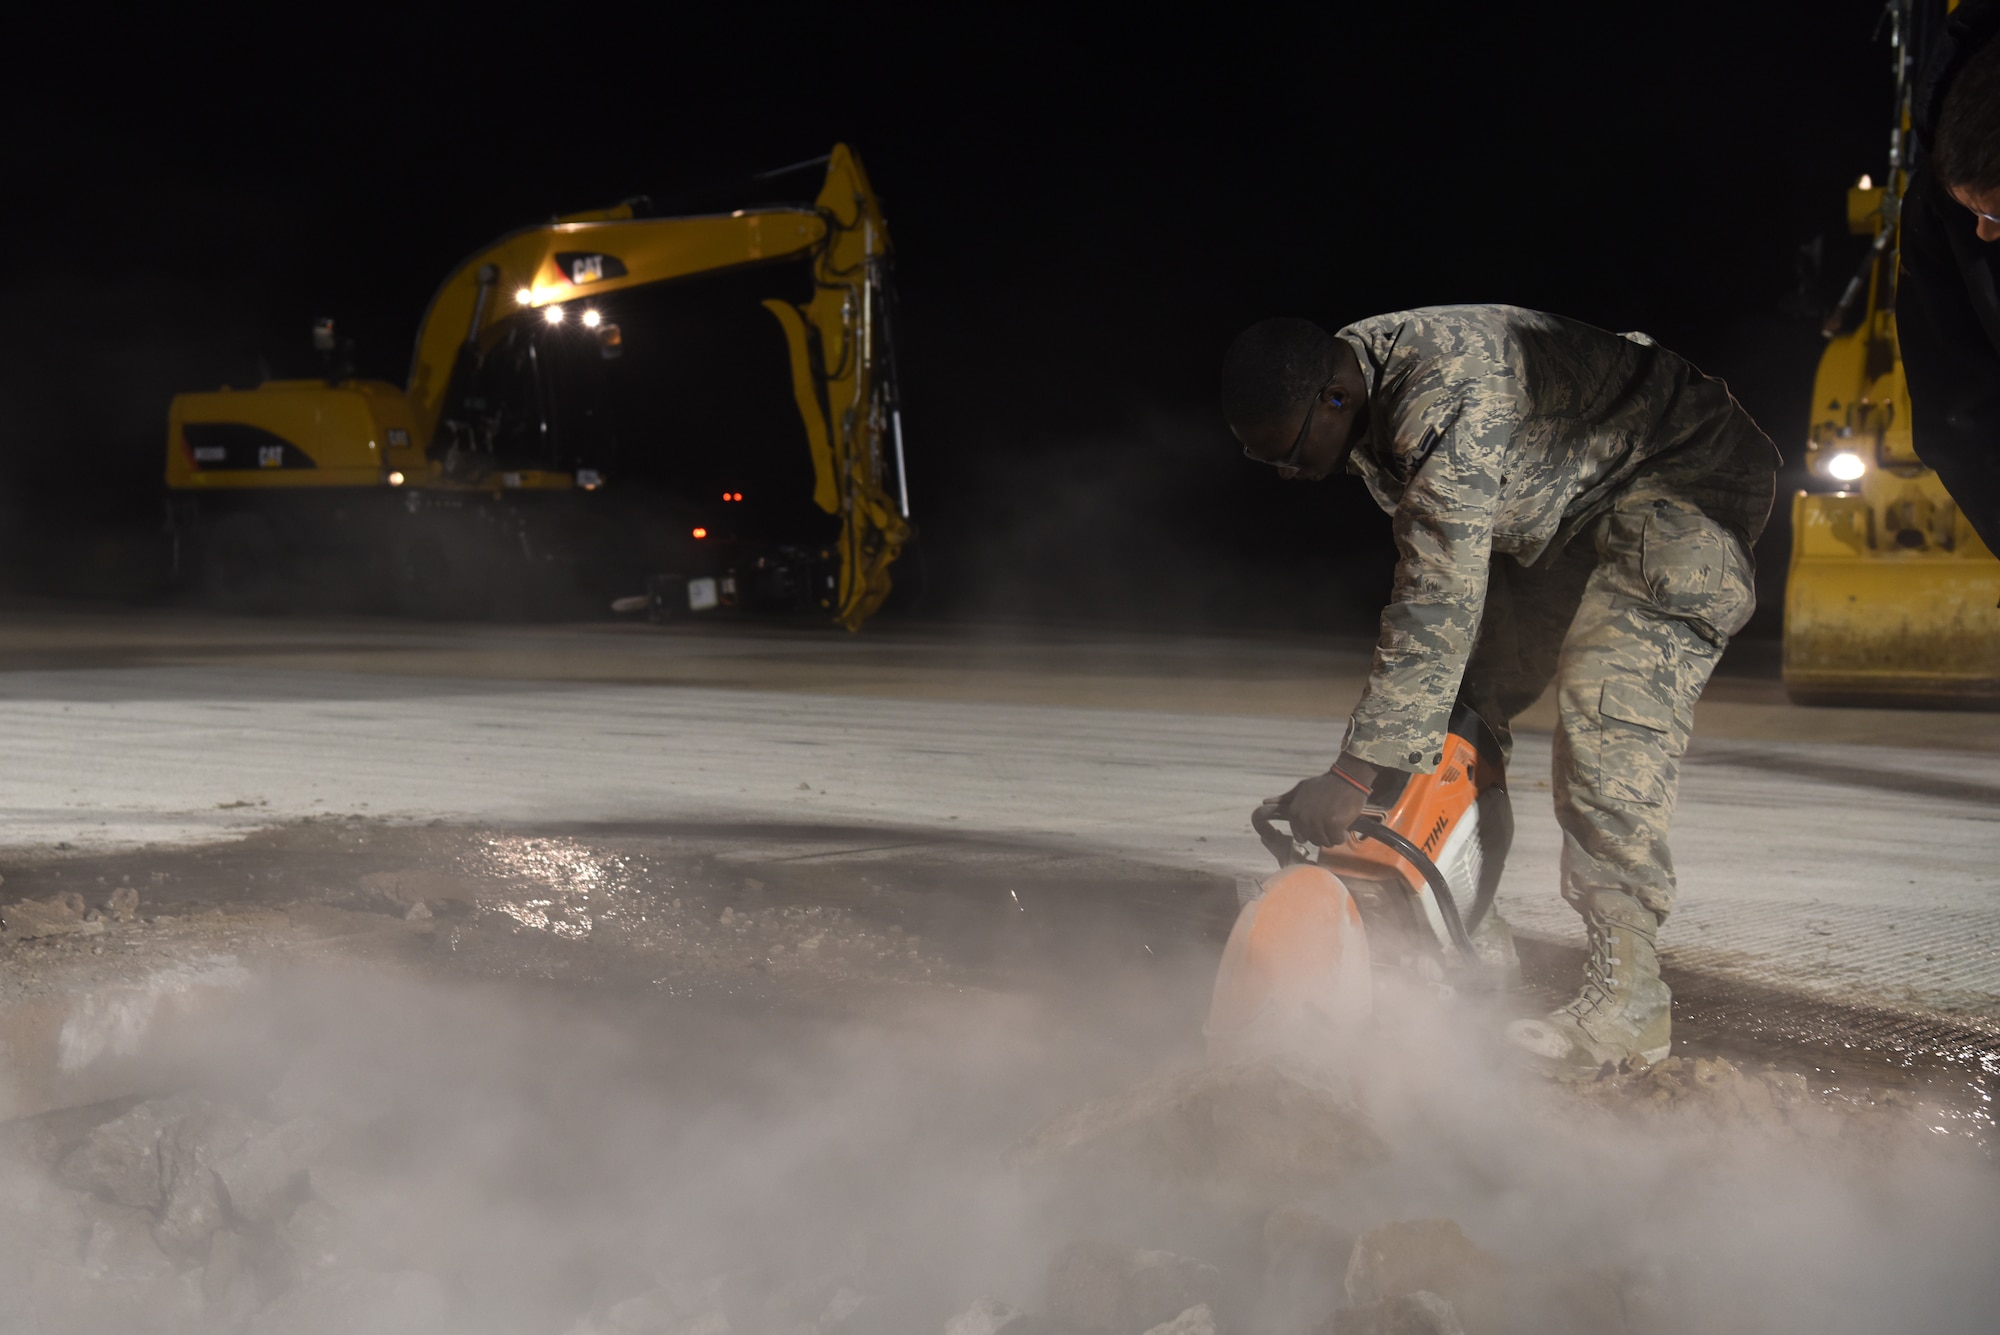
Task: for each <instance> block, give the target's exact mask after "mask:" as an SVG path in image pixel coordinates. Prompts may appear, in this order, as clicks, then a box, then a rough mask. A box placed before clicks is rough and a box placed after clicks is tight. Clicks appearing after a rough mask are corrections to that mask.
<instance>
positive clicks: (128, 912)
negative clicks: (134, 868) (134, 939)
mask: <svg viewBox="0 0 2000 1335" xmlns="http://www.w3.org/2000/svg"><path fill="white" fill-rule="evenodd" d="M109 907H110V910H111V917H112V919H113V920H114V921H117V922H122V923H133V922H137V921H139V892H138V890H137V889H135V888H134V887H132V886H129V885H121V886H119V887H118V888H117V889H116V890H113V891H112V892H111V903H110V905H109Z"/></svg>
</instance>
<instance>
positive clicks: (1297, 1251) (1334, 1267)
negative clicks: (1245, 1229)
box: [1260, 1204, 1354, 1330]
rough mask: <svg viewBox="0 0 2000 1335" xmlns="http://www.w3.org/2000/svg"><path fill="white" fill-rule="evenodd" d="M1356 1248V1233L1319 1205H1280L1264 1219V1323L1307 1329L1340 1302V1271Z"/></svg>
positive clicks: (1341, 1298)
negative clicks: (1316, 1206)
mask: <svg viewBox="0 0 2000 1335" xmlns="http://www.w3.org/2000/svg"><path fill="white" fill-rule="evenodd" d="M1353 1252H1354V1234H1353V1233H1352V1232H1350V1231H1349V1230H1347V1229H1345V1228H1342V1227H1340V1226H1339V1225H1338V1224H1335V1223H1334V1222H1333V1221H1332V1220H1331V1219H1328V1218H1327V1217H1326V1216H1325V1215H1323V1214H1320V1213H1319V1212H1318V1211H1317V1210H1313V1209H1310V1208H1309V1207H1307V1206H1304V1205H1299V1204H1290V1205H1281V1206H1279V1207H1278V1208H1277V1209H1275V1210H1273V1211H1271V1213H1270V1214H1269V1215H1267V1216H1265V1219H1264V1291H1263V1298H1262V1302H1261V1306H1260V1312H1261V1314H1262V1317H1263V1323H1264V1324H1265V1325H1266V1326H1268V1327H1269V1328H1272V1329H1280V1328H1282V1329H1286V1330H1306V1329H1309V1328H1310V1327H1311V1326H1312V1324H1313V1323H1314V1322H1315V1321H1317V1320H1319V1319H1320V1318H1321V1317H1322V1316H1324V1315H1325V1314H1326V1313H1328V1312H1330V1311H1332V1310H1333V1309H1334V1308H1336V1307H1339V1306H1342V1305H1343V1303H1344V1300H1345V1291H1344V1289H1343V1287H1342V1283H1341V1279H1342V1275H1343V1273H1344V1272H1345V1270H1346V1268H1347V1262H1348V1259H1349V1257H1351V1256H1352V1255H1353Z"/></svg>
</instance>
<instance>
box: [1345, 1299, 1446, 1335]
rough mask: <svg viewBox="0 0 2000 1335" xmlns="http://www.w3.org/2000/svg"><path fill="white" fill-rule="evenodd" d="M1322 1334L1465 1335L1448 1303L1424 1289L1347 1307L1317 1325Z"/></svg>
mask: <svg viewBox="0 0 2000 1335" xmlns="http://www.w3.org/2000/svg"><path fill="white" fill-rule="evenodd" d="M1320 1331H1321V1332H1322V1335H1333V1333H1334V1332H1338V1333H1339V1335H1465V1327H1464V1326H1463V1325H1461V1324H1460V1323H1459V1319H1458V1313H1457V1312H1456V1311H1455V1310H1454V1309H1453V1308H1452V1305H1451V1304H1450V1303H1449V1302H1447V1301H1446V1300H1445V1299H1444V1298H1442V1297H1440V1296H1439V1295H1437V1294H1435V1293H1432V1292H1430V1291H1429V1290H1427V1289H1418V1290H1417V1291H1416V1292H1415V1293H1406V1294H1404V1295H1402V1296H1401V1297H1398V1298H1389V1299H1385V1300H1384V1301H1382V1302H1379V1303H1370V1304H1368V1305H1367V1306H1365V1307H1350V1308H1348V1309H1347V1310H1345V1311H1342V1312H1338V1313H1336V1314H1335V1315H1334V1316H1333V1318H1332V1319H1331V1320H1329V1321H1328V1322H1327V1323H1326V1325H1324V1326H1322V1327H1321V1328H1320Z"/></svg>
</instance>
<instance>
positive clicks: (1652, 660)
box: [1461, 492, 1756, 917]
mask: <svg viewBox="0 0 2000 1335" xmlns="http://www.w3.org/2000/svg"><path fill="white" fill-rule="evenodd" d="M1593 539H1594V541H1593ZM1755 605H1756V591H1755V588H1754V586H1753V572H1752V565H1751V558H1750V554H1749V551H1748V548H1747V547H1746V545H1745V542H1744V538H1743V537H1742V536H1741V535H1739V534H1738V533H1737V532H1735V531H1732V529H1730V528H1729V527H1726V526H1724V525H1722V524H1719V523H1717V522H1716V521H1715V520H1714V519H1711V518H1710V517H1709V516H1708V515H1707V514H1705V513H1704V512H1703V511H1702V510H1701V509H1700V508H1699V507H1697V506H1696V505H1695V504H1694V503H1693V502H1691V501H1688V500H1684V499H1679V498H1676V497H1674V496H1671V495H1661V494H1660V493H1658V492H1654V493H1652V494H1644V495H1638V494H1635V495H1628V496H1625V497H1623V498H1621V499H1620V500H1619V501H1618V502H1617V503H1616V505H1615V506H1614V507H1613V508H1612V509H1611V510H1610V511H1609V512H1608V513H1606V514H1605V515H1604V516H1603V518H1602V519H1600V520H1599V521H1598V523H1597V525H1596V526H1595V528H1594V529H1593V530H1591V531H1589V532H1587V533H1583V534H1579V535H1578V536H1577V538H1576V539H1575V541H1573V542H1572V543H1570V545H1569V547H1568V548H1567V549H1565V550H1564V551H1563V552H1562V554H1561V555H1559V556H1558V557H1556V558H1555V559H1554V560H1553V561H1550V562H1547V563H1545V564H1544V565H1540V566H1536V567H1523V566H1521V565H1520V564H1519V563H1517V562H1515V561H1513V560H1511V559H1509V558H1506V557H1499V556H1496V557H1495V558H1494V561H1493V566H1492V574H1491V578H1490V583H1489V585H1488V590H1487V597H1486V608H1485V613H1484V615H1483V616H1482V617H1481V620H1480V632H1479V640H1478V643H1477V645H1476V647H1475V649H1474V651H1473V655H1472V658H1471V660H1470V662H1469V663H1468V665H1467V668H1466V676H1465V682H1464V685H1463V687H1462V688H1461V694H1462V695H1463V697H1464V698H1465V699H1466V700H1467V701H1468V702H1469V703H1470V704H1471V705H1472V706H1473V707H1474V708H1475V709H1477V710H1479V712H1480V713H1481V715H1482V716H1484V717H1485V718H1486V719H1487V720H1488V721H1489V722H1491V723H1493V724H1494V725H1495V728H1496V730H1497V731H1498V732H1499V735H1500V738H1501V740H1502V742H1503V744H1506V745H1507V746H1508V747H1509V749H1510V750H1511V746H1512V737H1511V734H1510V733H1509V731H1508V727H1507V725H1508V723H1509V722H1510V721H1511V720H1512V719H1513V718H1514V716H1515V715H1517V714H1519V713H1520V712H1521V711H1522V710H1524V709H1526V708H1527V707H1528V706H1529V705H1531V704H1533V703H1534V702H1535V701H1536V700H1538V699H1539V698H1540V697H1541V695H1542V692H1543V691H1544V690H1545V689H1547V687H1548V685H1549V682H1550V680H1551V678H1553V679H1554V682H1555V686H1556V708H1557V723H1556V736H1555V773H1554V775H1553V781H1554V789H1555V802H1556V819H1557V821H1558V822H1559V823H1560V824H1561V826H1562V831H1563V853H1562V878H1563V897H1564V898H1565V899H1567V900H1569V901H1570V903H1571V904H1572V905H1578V906H1580V905H1581V903H1582V900H1583V898H1584V897H1585V896H1586V895H1588V894H1589V892H1590V891H1592V890H1594V889H1610V890H1621V891H1624V892H1625V893H1627V894H1630V895H1632V896H1634V897H1635V898H1637V899H1638V900H1639V901H1640V902H1641V903H1643V904H1645V905H1646V906H1647V907H1648V908H1650V909H1652V910H1654V911H1655V912H1656V913H1659V914H1660V915H1661V916H1662V917H1664V916H1665V915H1666V913H1667V910H1668V909H1670V908H1671V907H1672V906H1673V902H1674V864H1673V856H1672V854H1671V853H1670V852H1669V851H1668V849H1667V827H1668V825H1669V824H1670V823H1671V821H1672V819H1673V814H1674V797H1675V793H1676V790H1677V788H1678V786H1679V782H1680V758H1681V756H1682V754H1683V753H1684V752H1685V751H1686V750H1687V744H1688V733H1689V730H1690V729H1691V727H1692V726H1693V722H1694V702H1695V699H1696V697H1697V696H1699V695H1700V694H1701V691H1702V687H1703V686H1705V685H1706V684H1707V682H1708V678H1709V674H1710V673H1711V672H1713V671H1714V670H1715V664H1716V660H1718V659H1719V658H1721V657H1722V651H1723V648H1724V647H1725V646H1726V645H1727V644H1728V642H1729V637H1730V636H1731V635H1733V634H1735V633H1736V632H1737V631H1739V630H1741V629H1742V628H1743V625H1744V623H1745V622H1746V621H1748V620H1749V619H1750V613H1751V611H1752V609H1753V608H1754V607H1755Z"/></svg>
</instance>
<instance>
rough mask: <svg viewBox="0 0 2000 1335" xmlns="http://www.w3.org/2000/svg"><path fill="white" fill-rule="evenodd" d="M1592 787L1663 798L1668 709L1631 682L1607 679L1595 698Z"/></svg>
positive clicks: (1670, 722) (1669, 740) (1645, 799)
mask: <svg viewBox="0 0 2000 1335" xmlns="http://www.w3.org/2000/svg"><path fill="white" fill-rule="evenodd" d="M1597 729H1598V731H1597V739H1598V740H1597V788H1598V791H1599V792H1601V793H1603V794H1604V795H1605V796H1607V797H1615V798H1618V799H1620V800H1622V801H1626V802H1637V803H1640V804H1643V805H1646V806H1654V805H1657V804H1658V803H1660V802H1662V801H1664V800H1665V799H1666V769H1667V764H1668V759H1669V756H1668V753H1669V751H1670V750H1671V748H1672V745H1673V734H1674V711H1673V708H1672V707H1671V706H1670V705H1666V704H1662V703H1661V702H1660V701H1658V700H1655V699H1654V698H1653V697H1652V696H1651V695H1649V694H1647V692H1646V691H1645V690H1644V689H1643V688H1642V687H1640V686H1639V685H1637V684H1636V683H1634V682H1629V681H1607V682H1605V683H1604V689H1603V691H1602V692H1601V693H1600V695H1599V696H1598V702H1597Z"/></svg>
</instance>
